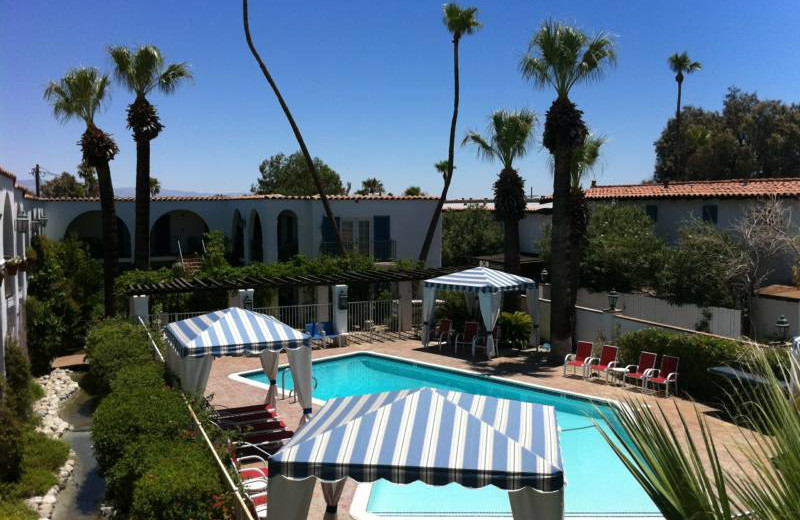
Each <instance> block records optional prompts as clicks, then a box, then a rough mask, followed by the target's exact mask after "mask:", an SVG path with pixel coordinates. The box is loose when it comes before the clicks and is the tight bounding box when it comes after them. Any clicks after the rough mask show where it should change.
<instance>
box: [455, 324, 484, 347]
mask: <svg viewBox="0 0 800 520" xmlns="http://www.w3.org/2000/svg"><path fill="white" fill-rule="evenodd" d="M478 327H479V325H478V322H477V321H468V322H466V323H465V324H464V332H462V333H461V334H458V335H456V339H455V341H454V342H453V349H454V350H455V352H456V354H458V346H459V345H465V346H467V347H468V348H469V351H470V352H474V351H475V342H476V341H477V340H478Z"/></svg>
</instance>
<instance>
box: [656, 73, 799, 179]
mask: <svg viewBox="0 0 800 520" xmlns="http://www.w3.org/2000/svg"><path fill="white" fill-rule="evenodd" d="M676 139H677V136H676V121H675V118H670V120H669V121H668V122H667V126H666V127H665V128H664V130H663V131H662V132H661V136H660V137H659V138H658V140H657V141H656V142H655V149H656V166H655V173H654V176H653V178H654V180H655V181H658V182H663V181H667V180H714V179H738V178H768V177H798V176H800V105H798V104H794V103H792V104H787V103H784V102H782V101H780V100H771V99H759V98H758V96H757V95H756V94H755V93H747V92H743V91H741V90H740V89H738V88H736V87H731V88H729V89H728V93H727V94H726V95H725V99H724V102H723V108H722V111H714V110H705V109H702V108H696V107H691V106H687V107H684V108H683V109H682V110H681V127H680V139H681V142H680V143H676ZM676 144H680V146H681V149H682V150H683V151H682V154H683V156H684V165H683V174H680V173H679V169H678V168H677V166H676V164H675V148H676Z"/></svg>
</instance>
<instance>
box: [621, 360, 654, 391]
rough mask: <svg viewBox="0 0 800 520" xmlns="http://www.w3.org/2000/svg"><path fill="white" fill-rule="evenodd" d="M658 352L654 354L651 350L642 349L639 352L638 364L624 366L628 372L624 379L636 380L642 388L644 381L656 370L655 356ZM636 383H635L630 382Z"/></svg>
mask: <svg viewBox="0 0 800 520" xmlns="http://www.w3.org/2000/svg"><path fill="white" fill-rule="evenodd" d="M657 357H658V354H654V353H653V352H645V351H642V352H640V353H639V364H638V365H628V366H627V367H625V368H626V369H627V370H628V372H627V373H626V374H625V381H627V380H628V379H632V380H634V381H638V382H639V383H638V384H640V385H641V386H642V389H644V388H645V381H646V380H647V378H648V377H650V376H651V375H653V373H654V372H655V371H656V369H655V368H654V367H655V366H656V358H657ZM632 384H634V385H636V383H632Z"/></svg>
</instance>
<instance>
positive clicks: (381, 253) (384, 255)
mask: <svg viewBox="0 0 800 520" xmlns="http://www.w3.org/2000/svg"><path fill="white" fill-rule="evenodd" d="M372 240H373V241H374V244H373V247H372V250H373V254H374V256H375V259H376V260H379V261H384V260H390V259H391V258H392V256H393V255H392V242H391V241H392V229H391V220H390V219H389V217H388V216H383V215H382V216H375V217H372Z"/></svg>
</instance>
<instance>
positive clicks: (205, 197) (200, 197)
mask: <svg viewBox="0 0 800 520" xmlns="http://www.w3.org/2000/svg"><path fill="white" fill-rule="evenodd" d="M328 199H329V200H355V201H368V200H426V201H430V200H437V197H429V196H420V197H409V196H404V195H329V196H328ZM42 200H56V201H70V202H94V201H98V200H100V199H99V198H97V197H58V198H52V199H48V198H42ZM114 200H116V201H118V202H131V201H133V200H135V198H134V197H116V198H115V199H114ZM151 200H152V201H154V202H157V201H176V202H191V201H205V200H319V195H281V194H279V193H269V194H265V195H194V196H186V195H180V196H169V195H168V196H164V197H153V198H152V199H151Z"/></svg>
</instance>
